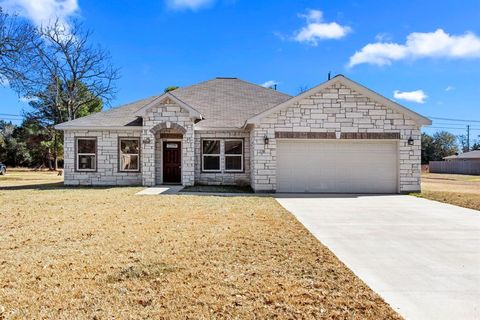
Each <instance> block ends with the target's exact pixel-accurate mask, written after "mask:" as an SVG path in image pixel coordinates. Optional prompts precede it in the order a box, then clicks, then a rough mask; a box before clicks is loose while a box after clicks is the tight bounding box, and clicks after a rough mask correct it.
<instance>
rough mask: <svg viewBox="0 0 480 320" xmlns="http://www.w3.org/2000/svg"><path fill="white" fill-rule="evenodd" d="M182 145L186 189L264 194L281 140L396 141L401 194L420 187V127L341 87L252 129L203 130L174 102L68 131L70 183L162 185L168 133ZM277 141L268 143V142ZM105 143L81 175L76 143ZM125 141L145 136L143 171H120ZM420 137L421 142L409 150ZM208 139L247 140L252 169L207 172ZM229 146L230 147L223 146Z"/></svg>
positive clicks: (271, 187) (247, 163) (271, 183)
mask: <svg viewBox="0 0 480 320" xmlns="http://www.w3.org/2000/svg"><path fill="white" fill-rule="evenodd" d="M163 134H166V136H167V137H168V134H173V135H176V136H177V139H181V141H182V184H183V185H185V186H190V185H193V184H225V185H234V184H235V185H249V184H250V185H251V186H252V188H253V189H254V190H255V191H257V192H269V191H275V189H276V156H277V155H276V137H277V136H278V137H283V138H292V139H296V138H302V139H314V138H317V139H337V138H340V139H344V138H347V139H376V138H383V139H385V138H388V139H393V140H396V141H398V145H399V155H398V160H399V175H398V176H399V191H400V192H409V191H417V190H420V156H421V151H420V126H419V125H418V124H417V123H416V122H415V121H413V120H412V119H410V118H409V117H408V116H406V115H404V114H403V113H399V112H397V111H394V110H392V109H391V108H388V107H385V106H383V105H381V104H379V103H377V102H375V101H373V100H371V99H370V98H368V97H365V96H363V95H362V94H360V93H359V92H356V91H354V90H352V89H349V88H347V87H345V86H344V85H342V84H340V83H336V84H334V85H333V86H331V87H329V88H327V89H324V90H322V91H321V92H318V93H316V94H314V95H312V96H310V97H308V98H305V99H303V100H301V101H299V102H297V103H296V104H295V105H293V106H290V107H287V108H286V109H283V110H280V111H277V112H275V113H272V114H270V115H268V116H266V117H265V118H263V119H261V121H260V123H258V124H256V125H253V126H251V127H249V128H248V130H218V131H216V130H215V131H214V130H209V131H205V130H195V124H194V119H192V118H191V117H190V115H189V113H188V111H186V110H185V109H183V108H182V107H181V106H179V105H177V104H175V103H174V102H173V101H168V100H167V101H165V102H164V103H163V104H162V105H157V106H154V107H152V108H151V109H150V110H148V111H147V112H146V114H145V115H144V116H143V127H142V128H139V129H135V130H104V131H98V130H91V131H89V130H75V131H74V130H66V131H65V141H64V148H65V150H64V153H65V168H64V171H65V184H67V185H145V186H153V185H155V184H159V183H161V181H162V176H161V175H162V173H161V171H162V165H161V145H162V144H161V142H162V139H163V138H162V135H163ZM265 136H267V137H268V138H269V144H265V142H264V137H265ZM76 137H96V138H97V170H96V171H95V172H77V171H76V170H75V138H76ZM119 137H139V138H140V140H141V157H140V163H141V168H140V171H139V172H120V171H119V170H118V139H119ZM410 137H412V138H413V140H414V145H413V146H412V145H408V139H409V138H410ZM208 138H218V139H225V138H227V139H228V138H240V139H243V140H244V172H241V173H226V172H223V168H224V163H223V161H222V162H221V168H222V172H221V173H205V172H202V170H201V154H202V152H201V141H202V139H208ZM222 145H223V144H222Z"/></svg>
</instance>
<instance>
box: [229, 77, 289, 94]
mask: <svg viewBox="0 0 480 320" xmlns="http://www.w3.org/2000/svg"><path fill="white" fill-rule="evenodd" d="M236 79H237V80H238V81H241V82H244V83H246V84H251V85H253V86H256V87H259V88H263V89H265V90H271V91H273V92H276V93H280V94H283V95H285V96H288V97H293V96H291V95H289V94H288V93H285V92H282V91H279V90H273V89H272V88H267V87H264V86H262V85H259V84H257V83H253V82H249V81H246V80H243V79H240V78H236Z"/></svg>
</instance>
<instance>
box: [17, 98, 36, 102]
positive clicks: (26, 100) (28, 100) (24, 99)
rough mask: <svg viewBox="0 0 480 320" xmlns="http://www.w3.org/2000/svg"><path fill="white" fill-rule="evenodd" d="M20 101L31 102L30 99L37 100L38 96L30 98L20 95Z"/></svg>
mask: <svg viewBox="0 0 480 320" xmlns="http://www.w3.org/2000/svg"><path fill="white" fill-rule="evenodd" d="M19 100H20V101H21V102H23V103H29V102H32V101H37V100H38V98H35V97H32V98H29V97H20V99H19Z"/></svg>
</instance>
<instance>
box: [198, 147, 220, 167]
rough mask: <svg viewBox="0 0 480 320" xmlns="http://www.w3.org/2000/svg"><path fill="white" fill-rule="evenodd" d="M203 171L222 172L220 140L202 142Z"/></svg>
mask: <svg viewBox="0 0 480 320" xmlns="http://www.w3.org/2000/svg"><path fill="white" fill-rule="evenodd" d="M202 171H205V172H220V140H203V141H202Z"/></svg>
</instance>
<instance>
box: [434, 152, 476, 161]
mask: <svg viewBox="0 0 480 320" xmlns="http://www.w3.org/2000/svg"><path fill="white" fill-rule="evenodd" d="M443 159H448V160H449V159H464V160H466V159H480V150H473V151H469V152H464V153H460V154H459V155H453V156H448V157H445V158H443Z"/></svg>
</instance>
